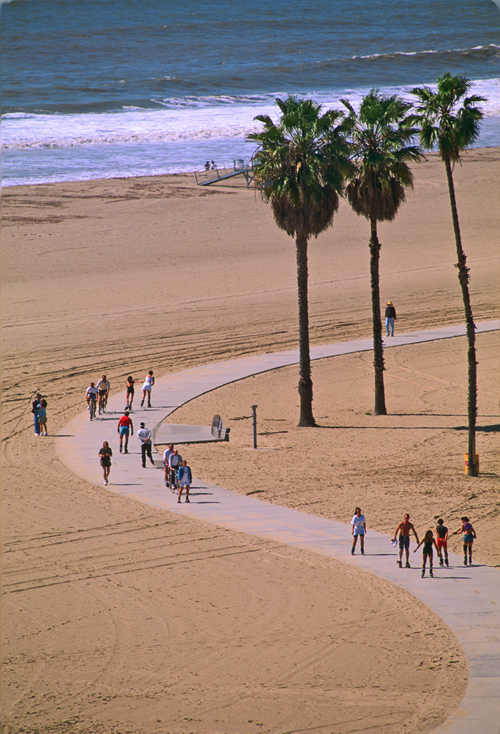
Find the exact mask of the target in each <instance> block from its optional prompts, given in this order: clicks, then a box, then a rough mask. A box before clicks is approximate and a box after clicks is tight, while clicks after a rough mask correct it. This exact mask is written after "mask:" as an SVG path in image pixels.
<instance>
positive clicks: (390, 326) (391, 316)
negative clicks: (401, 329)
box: [385, 301, 397, 336]
mask: <svg viewBox="0 0 500 734" xmlns="http://www.w3.org/2000/svg"><path fill="white" fill-rule="evenodd" d="M396 318H397V317H396V309H395V308H394V306H393V305H392V301H387V306H386V309H385V328H386V331H387V336H394V322H395V320H396Z"/></svg>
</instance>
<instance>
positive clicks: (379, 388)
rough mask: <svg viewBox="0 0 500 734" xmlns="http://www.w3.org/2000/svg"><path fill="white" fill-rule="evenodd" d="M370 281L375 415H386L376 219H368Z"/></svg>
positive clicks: (378, 244) (378, 246) (378, 243)
mask: <svg viewBox="0 0 500 734" xmlns="http://www.w3.org/2000/svg"><path fill="white" fill-rule="evenodd" d="M370 227H371V237H370V283H371V289H372V321H373V366H374V368H375V411H374V412H375V415H387V409H386V407H385V389H384V347H383V344H382V318H381V316H380V274H379V261H380V242H379V240H378V236H377V220H376V219H370Z"/></svg>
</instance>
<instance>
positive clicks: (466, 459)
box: [465, 454, 479, 474]
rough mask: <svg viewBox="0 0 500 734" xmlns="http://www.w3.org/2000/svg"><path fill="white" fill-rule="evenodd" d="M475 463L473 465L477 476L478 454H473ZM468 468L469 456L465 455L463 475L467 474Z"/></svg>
mask: <svg viewBox="0 0 500 734" xmlns="http://www.w3.org/2000/svg"><path fill="white" fill-rule="evenodd" d="M474 456H475V457H476V458H475V461H474V464H475V466H476V471H477V473H478V474H479V454H474ZM468 468H469V454H465V473H466V474H467V469H468Z"/></svg>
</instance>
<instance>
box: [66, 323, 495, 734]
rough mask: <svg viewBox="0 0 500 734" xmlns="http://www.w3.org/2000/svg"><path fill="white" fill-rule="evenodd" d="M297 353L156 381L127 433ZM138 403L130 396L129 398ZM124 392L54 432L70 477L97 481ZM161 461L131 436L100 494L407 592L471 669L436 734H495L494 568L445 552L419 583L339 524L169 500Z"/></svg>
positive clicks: (197, 492) (336, 351) (246, 505)
mask: <svg viewBox="0 0 500 734" xmlns="http://www.w3.org/2000/svg"><path fill="white" fill-rule="evenodd" d="M499 326H500V324H499V321H498V320H496V321H489V322H484V323H481V324H477V331H478V333H481V332H487V331H497V330H498V329H499ZM464 334H465V328H464V327H463V326H449V327H442V328H440V329H433V330H429V331H417V332H412V333H410V334H403V335H399V336H395V337H393V338H391V339H390V340H387V341H388V343H387V344H386V345H385V348H386V349H387V348H391V347H396V346H403V345H406V344H416V343H421V342H426V341H433V340H437V339H449V338H454V337H458V336H463V335H464ZM371 349H372V340H371V338H369V339H358V340H355V341H351V342H343V343H338V344H329V345H321V346H316V347H312V348H311V358H312V359H313V360H315V359H323V358H326V357H334V356H337V355H340V354H349V353H355V352H361V351H369V350H371ZM297 362H298V351H297V350H290V351H286V352H278V353H273V354H264V355H252V356H249V357H243V358H239V359H235V360H230V361H227V362H217V363H213V364H208V365H203V366H201V367H195V368H191V369H188V370H185V371H182V372H177V373H175V374H172V375H167V376H165V377H160V378H157V380H156V384H155V386H154V388H153V394H152V405H153V407H152V408H149V409H147V408H145V409H143V408H140V409H138V410H134V412H133V416H132V417H133V420H134V422H135V426H134V427H135V429H136V430H137V429H138V427H139V422H140V421H144V422H145V423H146V425H147V427H148V428H150V429H154V428H155V427H156V426H157V425H158V424H159V423H160V422H161V421H162V420H163V419H164V418H165V417H166V416H168V415H169V414H170V413H172V412H173V411H175V410H176V409H177V408H179V407H180V406H181V405H183V404H185V403H186V402H189V401H190V400H192V399H194V398H195V397H198V396H199V395H202V394H204V393H206V392H209V391H211V390H214V389H216V388H218V387H221V386H223V385H226V384H228V383H231V382H236V381H238V380H242V379H244V378H246V377H249V376H251V375H255V374H259V373H262V372H266V371H269V370H273V369H277V368H279V367H284V366H288V365H291V364H296V363H297ZM136 400H137V398H136ZM124 404H125V397H124V393H122V394H120V395H113V396H112V397H111V398H110V400H109V402H108V408H107V412H106V414H105V415H104V416H102V417H100V418H98V419H97V420H95V421H92V422H91V421H89V416H88V413H87V412H86V411H85V412H82V413H81V414H79V415H77V416H76V417H75V418H74V419H73V420H71V421H70V422H69V423H68V424H67V425H66V426H65V427H64V429H63V430H62V431H60V433H59V434H58V441H57V442H56V443H57V452H58V456H59V458H60V460H61V461H62V462H63V463H64V464H65V465H66V466H67V467H68V468H69V469H71V470H72V471H73V472H74V473H75V474H77V475H79V476H81V477H83V478H85V479H86V480H88V481H90V482H92V483H95V484H101V483H102V471H101V469H100V467H99V462H98V456H97V453H98V449H99V448H100V446H102V442H103V441H104V440H108V441H110V443H112V445H113V446H114V445H116V444H117V433H116V430H117V421H118V418H119V416H120V415H121V414H122V412H123V408H124ZM159 469H161V470H162V462H161V461H159V460H158V458H157V459H156V470H155V469H153V467H147V468H146V469H143V468H142V465H141V460H140V448H139V441H137V440H136V439H135V437H134V438H133V439H131V444H130V453H129V454H128V455H126V456H125V455H120V454H118V451H117V450H115V452H114V456H113V467H112V471H111V476H110V484H109V485H108V489H109V490H111V491H113V492H116V493H118V494H120V495H123V496H127V497H130V498H133V499H136V500H138V501H140V502H143V503H146V504H150V505H153V506H155V507H159V508H162V509H165V510H167V511H169V512H173V513H182V514H185V515H190V516H193V517H195V518H197V519H199V520H202V521H205V522H208V523H214V524H217V525H220V526H223V527H226V528H229V529H232V530H236V531H240V532H244V533H249V534H252V535H256V536H259V537H262V538H266V539H272V540H274V541H277V542H281V543H285V544H288V545H291V546H295V547H298V548H304V549H307V550H309V551H312V552H315V553H319V554H322V555H325V556H328V557H331V558H336V559H338V560H340V561H342V562H344V563H347V564H355V565H360V564H362V567H363V568H364V569H365V570H367V571H369V572H371V573H374V574H376V575H378V576H381V577H383V578H385V579H387V580H389V581H391V582H393V583H395V584H397V585H399V586H401V587H403V588H405V589H407V590H408V591H409V592H410V593H412V594H413V595H414V596H415V597H417V598H418V599H420V600H421V601H423V602H424V603H425V604H426V605H427V606H428V607H429V608H430V609H432V610H433V611H434V612H436V613H437V614H439V615H440V616H441V618H442V619H443V620H444V621H445V622H446V623H447V624H448V625H449V626H450V628H451V629H452V630H453V632H454V633H455V635H456V636H457V638H458V640H459V641H460V643H461V645H462V647H463V649H464V651H465V654H466V656H467V661H468V665H469V682H468V686H467V690H466V693H465V696H464V698H463V700H462V702H461V704H460V706H459V708H458V709H457V710H456V711H455V712H454V713H453V715H452V716H451V717H450V718H449V719H447V720H446V721H445V722H444V723H443V724H441V725H440V726H439V727H438V728H437V729H436V730H435V734H470V732H472V731H473V732H474V733H475V734H499V733H500V572H499V571H498V570H497V569H495V568H491V567H489V566H483V565H480V564H475V565H474V566H473V567H464V566H463V565H461V564H462V559H461V558H460V557H459V556H457V555H454V554H451V555H450V564H451V565H450V568H449V569H446V568H445V569H438V572H437V573H436V576H435V578H434V580H433V583H432V584H428V583H422V580H421V578H420V573H419V571H418V569H417V568H415V569H410V570H407V569H404V570H401V569H399V568H398V567H397V565H396V562H395V561H396V549H393V548H392V546H391V544H390V542H389V538H388V536H385V535H383V534H381V533H377V532H375V531H373V530H371V531H370V536H369V549H368V548H367V553H366V555H365V556H364V557H361V556H359V555H355V556H352V555H351V552H350V548H351V535H350V527H349V526H346V525H345V524H344V523H340V522H335V521H332V520H327V519H325V518H321V517H316V516H314V515H309V514H305V513H302V512H298V511H296V510H291V509H288V508H286V507H281V506H278V505H272V504H270V503H267V502H264V501H261V500H258V499H255V498H253V497H248V496H243V495H239V494H236V493H234V492H231V491H229V490H226V489H224V488H222V487H216V486H214V485H211V484H209V483H206V482H202V481H199V480H197V479H194V480H193V486H192V489H191V503H190V504H189V505H187V506H186V503H184V502H183V503H177V499H176V496H175V495H173V494H172V493H171V492H170V490H167V489H166V488H165V486H164V482H163V471H159Z"/></svg>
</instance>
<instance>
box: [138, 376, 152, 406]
mask: <svg viewBox="0 0 500 734" xmlns="http://www.w3.org/2000/svg"><path fill="white" fill-rule="evenodd" d="M154 384H155V378H154V376H153V370H149V372H148V374H147V375H146V379H145V380H144V385H143V386H142V400H141V408H143V407H144V401H145V400H146V398H147V399H148V408H150V407H151V390H152V389H153V385H154Z"/></svg>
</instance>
